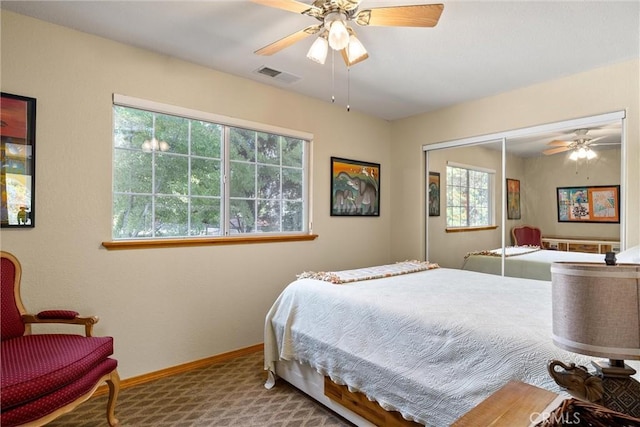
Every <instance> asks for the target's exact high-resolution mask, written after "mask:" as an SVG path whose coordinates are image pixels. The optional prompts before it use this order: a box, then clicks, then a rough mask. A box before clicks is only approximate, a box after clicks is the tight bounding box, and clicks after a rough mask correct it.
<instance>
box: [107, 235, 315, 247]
mask: <svg viewBox="0 0 640 427" xmlns="http://www.w3.org/2000/svg"><path fill="white" fill-rule="evenodd" d="M317 238H318V235H317V234H291V235H277V236H242V237H207V238H184V239H149V240H112V241H108V242H102V246H104V247H105V248H107V249H108V250H110V251H111V250H122V249H154V248H177V247H184V246H214V245H247V244H254V243H279V242H301V241H306V240H315V239H317Z"/></svg>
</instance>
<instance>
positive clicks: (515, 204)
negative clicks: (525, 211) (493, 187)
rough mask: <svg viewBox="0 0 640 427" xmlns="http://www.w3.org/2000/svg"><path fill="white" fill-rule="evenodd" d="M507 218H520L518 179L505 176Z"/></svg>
mask: <svg viewBox="0 0 640 427" xmlns="http://www.w3.org/2000/svg"><path fill="white" fill-rule="evenodd" d="M507 219H520V180H518V179H511V178H507Z"/></svg>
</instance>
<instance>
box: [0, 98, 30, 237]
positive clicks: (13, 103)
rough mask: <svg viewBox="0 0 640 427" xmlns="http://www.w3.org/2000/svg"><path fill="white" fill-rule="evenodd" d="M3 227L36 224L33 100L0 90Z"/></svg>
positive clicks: (0, 174)
mask: <svg viewBox="0 0 640 427" xmlns="http://www.w3.org/2000/svg"><path fill="white" fill-rule="evenodd" d="M0 141H1V145H0V164H1V169H0V182H1V184H0V185H1V190H2V206H1V211H0V225H1V226H2V227H34V226H35V170H36V168H35V153H36V152H35V144H36V100H35V99H34V98H27V97H25V96H19V95H12V94H9V93H4V92H2V93H1V98H0Z"/></svg>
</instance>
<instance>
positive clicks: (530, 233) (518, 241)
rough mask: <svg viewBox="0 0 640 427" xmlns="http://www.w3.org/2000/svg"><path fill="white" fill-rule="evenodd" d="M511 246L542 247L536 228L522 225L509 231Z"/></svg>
mask: <svg viewBox="0 0 640 427" xmlns="http://www.w3.org/2000/svg"><path fill="white" fill-rule="evenodd" d="M511 237H513V244H514V245H516V246H540V247H542V233H541V232H540V229H539V228H538V227H532V226H530V225H522V226H519V227H513V228H512V229H511Z"/></svg>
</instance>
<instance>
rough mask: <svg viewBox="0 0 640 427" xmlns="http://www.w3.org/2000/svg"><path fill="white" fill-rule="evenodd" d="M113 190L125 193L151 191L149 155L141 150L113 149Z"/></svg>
mask: <svg viewBox="0 0 640 427" xmlns="http://www.w3.org/2000/svg"><path fill="white" fill-rule="evenodd" d="M113 155H114V161H113V190H114V191H116V192H127V193H151V170H152V166H151V155H150V154H149V153H143V152H142V151H133V150H120V149H118V150H115V153H113Z"/></svg>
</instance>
